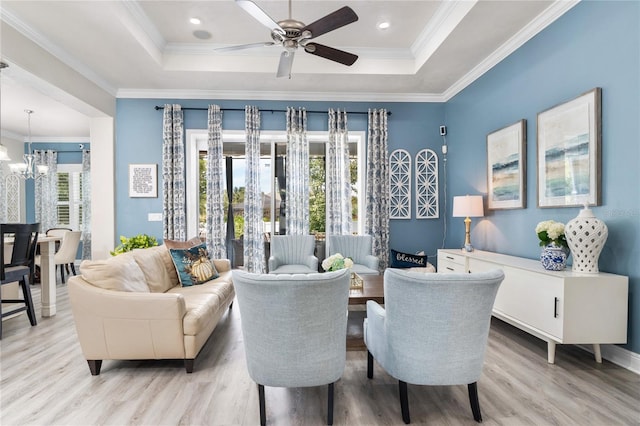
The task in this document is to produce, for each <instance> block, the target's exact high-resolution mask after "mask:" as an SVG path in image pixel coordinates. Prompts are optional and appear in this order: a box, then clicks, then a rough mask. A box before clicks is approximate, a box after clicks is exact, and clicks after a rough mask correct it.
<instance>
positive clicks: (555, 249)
mask: <svg viewBox="0 0 640 426" xmlns="http://www.w3.org/2000/svg"><path fill="white" fill-rule="evenodd" d="M540 262H541V263H542V266H543V267H544V269H546V270H547V271H562V270H563V269H564V268H566V266H567V252H566V250H565V249H564V248H563V247H560V246H557V245H555V244H549V245H547V246H545V248H544V249H542V253H541V254H540Z"/></svg>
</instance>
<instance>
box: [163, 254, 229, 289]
mask: <svg viewBox="0 0 640 426" xmlns="http://www.w3.org/2000/svg"><path fill="white" fill-rule="evenodd" d="M169 252H170V253H171V259H172V260H173V264H174V265H175V267H176V271H177V272H178V278H179V279H180V284H181V285H182V287H190V286H192V285H198V284H202V283H205V282H207V281H210V280H213V279H216V278H218V277H219V276H220V275H219V274H218V271H217V270H216V267H215V266H214V265H213V262H212V261H211V259H209V253H208V252H207V245H206V244H199V245H197V246H193V247H190V248H188V249H169Z"/></svg>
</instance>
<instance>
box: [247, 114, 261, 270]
mask: <svg viewBox="0 0 640 426" xmlns="http://www.w3.org/2000/svg"><path fill="white" fill-rule="evenodd" d="M245 128H246V133H247V140H246V147H245V155H246V167H247V171H246V173H245V179H246V183H245V192H244V266H245V268H246V270H247V271H248V272H253V273H256V274H263V273H265V271H266V265H265V259H264V237H263V231H262V225H263V221H262V194H261V193H260V111H259V110H258V108H257V107H254V106H246V107H245Z"/></svg>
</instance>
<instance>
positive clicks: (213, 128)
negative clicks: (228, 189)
mask: <svg viewBox="0 0 640 426" xmlns="http://www.w3.org/2000/svg"><path fill="white" fill-rule="evenodd" d="M207 127H208V135H207V172H206V173H207V201H206V203H207V209H206V210H207V229H206V235H207V247H208V249H209V255H210V256H211V257H212V258H214V259H224V258H226V257H227V251H226V247H225V238H226V229H225V225H224V175H223V170H224V164H223V161H224V158H223V156H222V111H221V110H220V107H219V106H218V105H209V113H208V120H207Z"/></svg>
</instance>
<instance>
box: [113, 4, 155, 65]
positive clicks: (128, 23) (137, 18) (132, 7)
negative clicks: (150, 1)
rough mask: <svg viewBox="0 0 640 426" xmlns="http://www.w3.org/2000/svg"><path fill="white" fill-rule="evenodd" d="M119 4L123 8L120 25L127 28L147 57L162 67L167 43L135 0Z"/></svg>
mask: <svg viewBox="0 0 640 426" xmlns="http://www.w3.org/2000/svg"><path fill="white" fill-rule="evenodd" d="M119 4H120V5H121V6H122V8H123V13H121V14H120V18H121V19H122V24H123V25H124V26H125V27H127V29H128V30H129V32H130V33H131V35H132V36H133V37H134V38H135V39H136V40H137V41H138V43H140V45H141V46H142V47H143V49H144V50H146V51H147V53H148V54H149V56H151V57H152V58H153V60H154V61H156V63H157V64H159V65H162V61H163V53H164V49H165V47H166V45H167V41H166V40H165V39H164V37H163V36H162V34H161V33H160V31H158V28H157V27H156V26H155V25H154V24H153V22H151V19H149V16H148V15H147V14H146V13H145V11H144V10H143V9H142V6H140V3H139V2H138V1H137V0H120V2H119ZM125 14H126V15H125Z"/></svg>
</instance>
